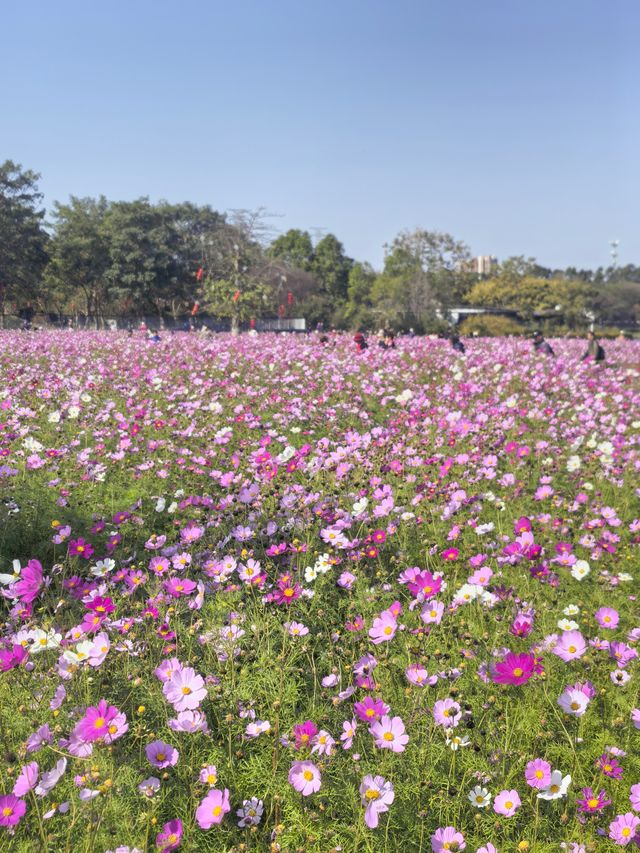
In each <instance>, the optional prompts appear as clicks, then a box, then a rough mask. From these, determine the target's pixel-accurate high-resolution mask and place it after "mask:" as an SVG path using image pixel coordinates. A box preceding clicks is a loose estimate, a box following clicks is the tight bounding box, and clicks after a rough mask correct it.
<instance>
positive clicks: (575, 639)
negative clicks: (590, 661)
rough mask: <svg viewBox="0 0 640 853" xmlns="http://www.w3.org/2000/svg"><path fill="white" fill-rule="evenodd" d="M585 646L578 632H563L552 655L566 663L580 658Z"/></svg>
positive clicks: (585, 648)
mask: <svg viewBox="0 0 640 853" xmlns="http://www.w3.org/2000/svg"><path fill="white" fill-rule="evenodd" d="M586 650H587V646H586V643H585V641H584V637H583V636H582V634H581V633H580V631H565V632H564V633H563V634H562V636H561V637H560V639H559V640H558V642H557V643H556V645H555V646H554V648H553V649H552V651H553V653H554V655H557V656H558V657H559V658H560V659H561V660H563V661H564V662H565V663H567V662H568V661H570V660H575V659H576V658H580V657H582V655H583V654H584V653H585V652H586Z"/></svg>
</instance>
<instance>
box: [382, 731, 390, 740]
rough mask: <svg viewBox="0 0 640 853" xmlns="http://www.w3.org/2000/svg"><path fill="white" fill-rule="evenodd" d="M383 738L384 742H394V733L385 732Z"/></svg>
mask: <svg viewBox="0 0 640 853" xmlns="http://www.w3.org/2000/svg"><path fill="white" fill-rule="evenodd" d="M382 738H383V740H387V741H392V740H393V733H392V732H385V733H384V734H383V735H382Z"/></svg>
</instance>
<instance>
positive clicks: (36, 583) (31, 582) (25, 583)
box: [11, 560, 42, 604]
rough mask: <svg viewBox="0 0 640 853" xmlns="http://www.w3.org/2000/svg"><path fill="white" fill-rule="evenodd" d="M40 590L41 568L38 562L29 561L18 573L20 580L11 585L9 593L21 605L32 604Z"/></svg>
mask: <svg viewBox="0 0 640 853" xmlns="http://www.w3.org/2000/svg"><path fill="white" fill-rule="evenodd" d="M41 589H42V566H41V565H40V563H39V562H38V560H29V562H28V563H27V565H26V566H25V567H24V568H23V569H22V570H21V572H20V580H19V581H17V582H16V583H14V584H13V586H12V587H11V592H12V593H13V594H14V595H15V596H16V597H17V598H19V599H20V601H21V602H22V603H23V604H32V603H33V602H34V601H35V599H36V598H37V597H38V593H39V592H40V590H41Z"/></svg>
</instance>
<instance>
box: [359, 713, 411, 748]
mask: <svg viewBox="0 0 640 853" xmlns="http://www.w3.org/2000/svg"><path fill="white" fill-rule="evenodd" d="M369 731H370V732H371V734H372V735H373V738H374V741H375V745H376V746H377V747H378V749H390V750H391V751H392V752H404V748H405V746H406V745H407V743H408V742H409V735H408V734H406V731H405V727H404V723H403V722H402V719H401V718H400V717H389V716H388V715H387V714H385V715H384V716H383V717H382V718H381V719H379V720H376V722H375V723H372V724H371V725H370V726H369Z"/></svg>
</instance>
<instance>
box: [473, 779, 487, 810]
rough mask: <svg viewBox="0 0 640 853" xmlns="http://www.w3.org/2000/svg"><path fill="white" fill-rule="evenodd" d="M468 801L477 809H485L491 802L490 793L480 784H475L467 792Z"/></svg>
mask: <svg viewBox="0 0 640 853" xmlns="http://www.w3.org/2000/svg"><path fill="white" fill-rule="evenodd" d="M468 797H469V802H470V803H471V805H472V806H475V807H476V808H477V809H485V808H486V807H487V806H488V805H489V803H490V802H491V794H490V793H489V791H487V789H486V788H483V787H482V786H481V785H476V787H475V788H473V789H472V790H471V791H469V794H468Z"/></svg>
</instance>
